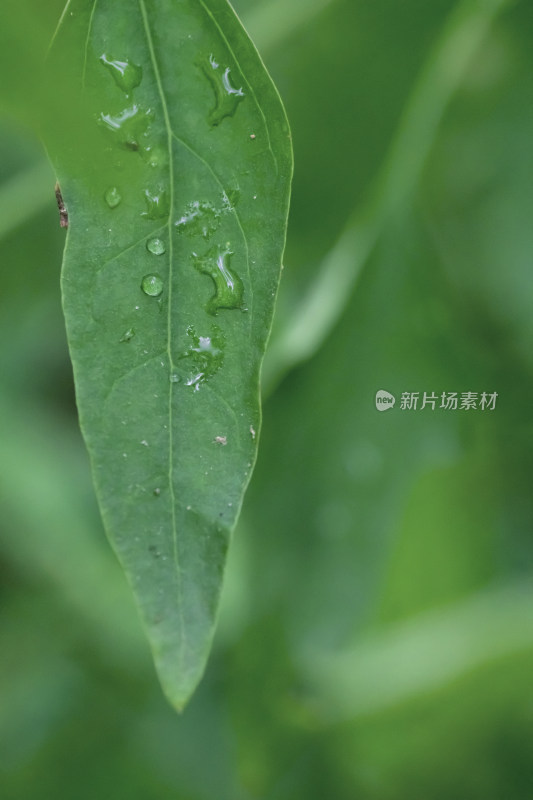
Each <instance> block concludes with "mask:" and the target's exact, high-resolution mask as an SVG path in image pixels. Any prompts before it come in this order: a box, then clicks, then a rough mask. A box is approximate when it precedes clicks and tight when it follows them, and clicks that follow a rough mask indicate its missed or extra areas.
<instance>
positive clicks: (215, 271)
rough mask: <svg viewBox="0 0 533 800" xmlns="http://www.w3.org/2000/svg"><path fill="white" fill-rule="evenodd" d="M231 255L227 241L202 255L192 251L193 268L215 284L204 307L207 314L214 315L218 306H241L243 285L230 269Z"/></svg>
mask: <svg viewBox="0 0 533 800" xmlns="http://www.w3.org/2000/svg"><path fill="white" fill-rule="evenodd" d="M232 255H233V253H232V251H231V250H230V246H229V243H228V244H226V246H225V247H221V246H220V245H215V247H212V248H211V249H210V250H208V251H207V253H205V255H203V256H198V255H196V253H193V258H194V266H195V268H196V269H197V270H198V272H201V273H202V275H209V277H210V278H212V280H213V283H214V284H215V294H214V295H213V297H211V299H210V300H209V302H208V303H207V305H206V307H205V309H206V311H207V312H208V313H209V314H213V315H215V314H216V313H217V311H218V309H219V308H242V300H243V294H244V286H243V283H242V281H241V279H240V278H239V276H238V275H236V274H235V273H234V272H233V271H232V270H231V269H230V258H231V256H232Z"/></svg>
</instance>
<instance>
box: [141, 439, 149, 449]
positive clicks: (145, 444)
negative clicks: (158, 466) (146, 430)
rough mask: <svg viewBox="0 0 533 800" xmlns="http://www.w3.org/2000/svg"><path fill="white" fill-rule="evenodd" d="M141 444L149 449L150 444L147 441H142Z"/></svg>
mask: <svg viewBox="0 0 533 800" xmlns="http://www.w3.org/2000/svg"><path fill="white" fill-rule="evenodd" d="M141 444H142V445H143V446H144V447H148V442H147V441H146V439H143V440H142V442H141Z"/></svg>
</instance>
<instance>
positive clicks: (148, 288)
mask: <svg viewBox="0 0 533 800" xmlns="http://www.w3.org/2000/svg"><path fill="white" fill-rule="evenodd" d="M163 285H164V284H163V279H162V278H161V277H160V276H159V275H145V276H144V278H143V279H142V281H141V289H142V290H143V292H144V293H145V294H147V295H148V296H149V297H159V295H160V294H161V293H162V292H163Z"/></svg>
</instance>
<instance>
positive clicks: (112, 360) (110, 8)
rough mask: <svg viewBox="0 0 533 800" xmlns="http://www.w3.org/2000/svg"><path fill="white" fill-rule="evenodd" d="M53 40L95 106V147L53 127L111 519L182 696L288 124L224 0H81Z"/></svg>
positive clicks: (225, 538)
mask: <svg viewBox="0 0 533 800" xmlns="http://www.w3.org/2000/svg"><path fill="white" fill-rule="evenodd" d="M69 37H70V38H69ZM73 43H74V50H75V56H72V44H73ZM55 53H56V54H57V53H59V57H58V62H57V63H58V64H59V65H63V66H61V68H62V69H64V63H65V58H66V59H67V61H68V60H70V61H72V60H74V59H76V63H77V69H76V71H75V75H76V76H77V79H78V80H80V81H81V83H82V84H84V86H85V89H86V95H87V97H88V107H89V111H88V120H89V121H88V122H87V125H90V124H92V126H93V127H92V128H91V129H90V134H89V135H90V136H91V137H92V139H93V141H92V142H91V143H90V145H89V146H88V147H87V148H86V155H85V157H84V160H83V161H82V162H81V163H80V156H79V151H78V150H77V148H76V147H73V145H72V143H71V142H70V141H69V142H68V144H67V146H63V147H62V146H61V145H60V146H58V137H54V136H53V135H52V136H51V142H52V146H51V148H50V149H51V151H52V155H53V160H54V163H55V164H56V168H57V171H58V175H59V178H60V180H61V184H62V188H63V190H64V191H63V194H64V199H65V202H66V204H67V208H68V211H69V215H70V222H71V224H70V228H69V232H68V236H67V244H66V250H65V259H64V265H63V279H62V286H63V297H64V308H65V315H66V320H67V330H68V336H69V344H70V349H71V355H72V360H73V364H74V372H75V380H76V386H77V399H78V406H79V413H80V423H81V426H82V430H83V432H84V436H85V439H86V442H87V445H88V449H89V452H90V454H91V460H92V465H93V473H94V478H95V484H96V487H97V494H98V496H99V501H100V506H101V511H102V516H103V518H104V522H105V525H106V529H107V531H108V534H109V536H110V539H111V541H112V543H113V546H114V548H115V550H116V552H117V555H118V556H119V558H120V560H121V562H122V564H123V566H124V568H125V570H126V572H127V574H128V577H129V579H130V582H131V584H132V587H133V590H134V593H135V595H136V598H137V602H138V605H139V608H140V611H141V615H142V616H143V619H144V622H145V625H146V627H147V629H148V634H149V638H150V641H151V644H152V649H153V653H154V658H155V661H156V666H157V669H158V672H159V676H160V679H161V682H162V685H163V688H164V690H165V692H166V693H167V695H168V696H169V699H170V700H171V701H172V702H173V703H174V705H176V706H177V707H181V706H183V704H184V703H185V702H186V700H187V698H188V697H189V696H190V694H191V692H192V691H193V689H194V687H195V685H196V684H197V682H198V680H199V679H200V677H201V674H202V672H203V668H204V665H205V661H206V658H207V653H208V649H209V644H210V641H211V637H212V634H213V630H214V624H215V619H216V613H217V607H218V598H219V593H220V585H221V580H222V575H223V570H224V562H225V555H226V550H227V547H228V543H229V539H230V536H231V531H232V530H233V527H234V525H235V522H236V519H237V516H238V512H239V510H240V506H241V503H242V498H243V494H244V491H245V489H246V486H247V484H248V481H249V479H250V475H251V470H252V468H253V464H254V462H255V457H256V450H257V434H258V432H259V428H260V405H259V374H260V366H261V361H262V357H263V353H264V350H265V346H266V341H267V338H268V335H269V331H270V324H271V318H272V313H273V305H274V299H275V294H276V290H277V284H278V281H279V272H280V265H281V255H282V250H283V246H284V238H285V226H286V216H287V208H288V195H289V184H290V177H291V172H292V160H291V152H290V143H289V134H288V126H287V122H286V118H285V115H284V112H283V109H282V106H281V102H280V100H279V97H278V95H277V92H276V90H275V89H274V87H273V85H272V83H271V81H270V78H269V77H268V75H267V73H266V71H265V70H264V67H263V65H262V63H261V61H260V59H259V56H258V55H257V53H256V51H255V49H254V48H253V45H252V44H251V42H250V41H249V40H248V38H247V36H246V34H245V33H244V31H243V29H242V28H241V26H240V23H239V22H238V20H237V18H236V17H235V15H234V14H233V11H232V10H231V8H230V7H229V6H228V5H227V3H226V2H223V0H205V1H204V0H201V2H200V3H193V2H190V1H189V0H186V1H185V2H181V3H180V4H179V5H178V6H175V5H174V4H171V3H168V2H166V0H122V2H121V3H116V2H114V3H110V2H109V0H97V2H95V3H94V4H93V5H92V6H91V7H90V8H87V7H86V5H85V4H84V3H81V2H78V3H76V2H71V4H70V7H69V14H67V15H65V18H64V24H63V26H62V28H61V29H60V31H59V33H58V36H57V38H56V43H55ZM65 53H66V54H67V55H66V56H65ZM80 53H81V55H80ZM110 64H111V66H110ZM206 73H207V74H206ZM211 73H212V74H211ZM139 74H141V75H142V77H141V80H140V81H138V78H139ZM128 76H129V77H128ZM215 86H218V87H219V88H218V91H217V90H216V89H215V88H214V87H215ZM258 96H260V97H261V100H259V99H258ZM267 117H268V118H269V119H270V120H272V121H269V122H267ZM68 128H69V125H68V121H67V122H66V123H65V130H67V131H68ZM65 136H66V138H67V139H68V138H69V137H68V134H65ZM95 198H97V199H96V200H95ZM265 220H267V221H268V223H267V224H265Z"/></svg>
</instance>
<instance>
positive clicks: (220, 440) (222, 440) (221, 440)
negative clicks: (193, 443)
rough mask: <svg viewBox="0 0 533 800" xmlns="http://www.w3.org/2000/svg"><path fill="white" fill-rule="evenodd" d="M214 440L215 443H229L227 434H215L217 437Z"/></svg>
mask: <svg viewBox="0 0 533 800" xmlns="http://www.w3.org/2000/svg"><path fill="white" fill-rule="evenodd" d="M213 442H214V444H221V445H223V446H224V445H226V444H227V443H228V440H227V438H226V437H225V436H215V438H214V439H213Z"/></svg>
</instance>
